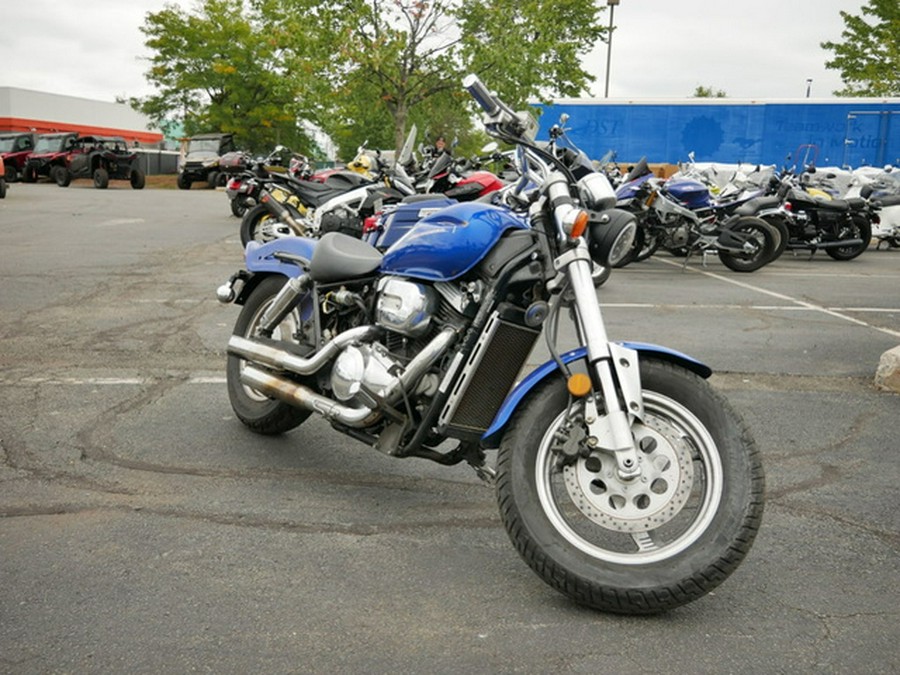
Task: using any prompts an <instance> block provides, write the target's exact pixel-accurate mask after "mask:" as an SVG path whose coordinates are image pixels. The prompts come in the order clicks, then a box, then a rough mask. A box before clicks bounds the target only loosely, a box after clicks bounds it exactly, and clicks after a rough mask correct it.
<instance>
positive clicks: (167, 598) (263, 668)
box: [0, 181, 900, 673]
mask: <svg viewBox="0 0 900 675" xmlns="http://www.w3.org/2000/svg"><path fill="white" fill-rule="evenodd" d="M0 248H2V250H3V251H4V256H3V261H2V263H0V282H2V285H3V291H2V293H0V317H2V320H0V406H2V410H3V414H2V416H0V516H2V517H0V672H9V673H47V672H72V673H81V672H92V673H97V672H104V673H125V672H128V673H159V672H193V671H198V672H216V673H246V672H267V673H301V672H322V673H347V672H366V673H396V672H404V673H470V672H471V673H532V672H554V673H597V672H616V673H647V672H679V673H680V672H684V673H770V672H771V673H786V672H792V673H797V672H801V673H805V672H815V673H823V672H825V673H828V672H833V673H846V672H863V671H865V672H869V673H895V672H898V671H900V650H898V649H897V643H898V640H900V628H898V626H900V585H898V579H900V555H898V554H900V512H898V509H897V497H898V494H900V493H898V485H900V462H898V461H897V459H896V455H897V450H898V442H897V429H898V419H900V395H897V394H892V393H887V392H881V391H877V390H876V389H875V388H874V386H873V376H874V372H875V369H876V367H877V365H878V361H879V358H880V356H881V354H882V353H883V352H884V351H886V350H888V349H891V348H893V347H895V346H897V345H900V251H897V250H892V251H875V250H869V251H867V252H866V253H864V254H863V255H862V256H861V257H860V258H858V259H856V260H854V261H850V262H836V261H833V260H831V259H830V258H828V257H827V256H825V255H824V254H822V253H819V254H818V255H816V256H813V257H811V258H810V257H809V256H808V255H801V256H791V255H790V254H786V255H785V256H784V257H783V258H782V259H779V260H778V261H776V262H775V263H773V264H772V265H770V266H768V267H765V268H763V269H762V270H760V271H758V272H756V273H753V274H743V275H741V274H735V273H733V272H730V271H729V270H727V269H726V268H724V267H723V266H722V265H721V264H720V263H719V262H718V261H717V260H716V259H715V258H714V257H710V258H709V259H708V260H707V261H705V264H704V261H703V260H701V259H700V258H695V259H692V260H690V261H688V262H687V264H686V265H685V264H684V261H683V260H680V259H677V258H673V257H669V256H664V255H659V256H655V257H653V258H651V259H650V260H648V261H646V262H643V263H640V264H637V265H633V266H629V267H626V268H624V269H621V270H616V271H615V272H614V274H613V276H612V278H611V279H610V281H609V282H608V283H607V285H605V286H604V287H603V288H602V289H601V292H600V295H599V298H600V302H601V305H602V307H603V310H604V313H605V315H606V318H607V321H608V329H609V332H610V336H611V337H612V338H613V339H629V340H641V341H646V342H655V343H658V344H662V345H666V346H669V347H673V348H676V349H679V350H681V351H684V352H686V353H688V354H690V355H692V356H694V357H696V358H698V359H700V360H702V361H705V362H706V363H708V364H709V365H710V366H711V367H712V368H713V369H714V371H715V375H714V376H713V382H714V383H715V385H716V386H717V387H718V388H720V389H721V390H722V391H723V392H724V393H725V394H726V395H727V396H728V398H729V399H730V400H731V401H732V403H733V404H734V406H735V407H736V408H737V409H738V410H739V411H740V412H741V413H742V414H743V415H744V417H745V418H746V419H747V421H748V422H749V424H750V427H751V429H752V430H753V433H754V435H755V437H756V440H757V442H758V444H759V446H760V448H761V450H762V453H763V457H764V462H765V468H766V474H767V505H766V514H765V517H764V522H763V527H762V529H761V531H760V534H759V536H758V538H757V541H756V544H755V546H754V548H753V549H752V551H751V553H750V555H749V556H748V557H747V559H746V560H745V562H744V563H743V565H742V566H741V567H740V568H739V569H738V570H737V572H736V573H735V574H734V575H733V576H732V577H731V578H730V579H728V580H727V581H726V582H725V583H724V584H723V585H722V586H720V587H719V588H718V589H717V590H716V591H715V592H714V593H713V594H711V595H710V596H708V597H706V598H704V599H702V600H700V601H698V602H695V603H693V604H691V605H689V606H686V607H683V608H681V609H679V610H676V611H672V612H669V613H667V614H664V615H661V616H656V617H649V618H629V617H620V616H613V615H607V614H601V613H597V612H594V611H591V610H587V609H584V608H582V607H579V606H577V605H575V604H573V603H571V602H569V601H568V600H567V599H565V598H564V597H562V596H561V595H559V594H557V593H556V592H555V591H553V590H552V589H550V588H549V587H548V586H546V585H545V584H544V583H543V582H541V581H540V580H539V579H538V578H537V577H536V576H535V575H534V574H532V572H531V571H530V570H529V569H528V568H527V566H526V565H525V564H524V563H523V562H522V561H521V560H520V559H519V557H518V555H517V554H516V552H515V550H514V549H513V547H512V545H511V544H510V542H509V540H508V538H507V536H506V533H505V531H504V530H503V527H502V525H501V522H500V519H499V516H498V513H497V506H496V503H495V499H494V495H493V492H492V490H491V489H490V488H489V487H487V486H485V485H484V484H483V483H481V482H480V481H479V480H478V479H477V478H476V476H475V475H474V473H473V472H472V471H471V470H469V469H466V468H463V467H453V468H449V469H448V468H443V467H439V466H437V465H434V464H432V463H429V462H427V461H424V460H416V459H412V460H398V459H393V458H389V457H385V456H382V455H380V454H379V453H377V452H376V451H374V450H372V449H369V448H366V447H364V446H363V445H361V444H360V443H358V442H355V441H353V440H351V439H348V438H346V437H344V436H341V435H339V434H337V433H336V432H334V431H333V430H332V429H331V428H330V426H329V425H328V424H327V423H325V422H323V421H322V420H318V419H311V420H310V421H309V422H308V423H306V424H304V425H302V426H301V427H300V428H298V429H297V430H295V431H293V432H291V433H289V434H287V435H285V436H283V437H277V438H263V437H259V436H255V435H253V434H252V433H250V432H249V431H248V430H246V429H245V428H244V427H243V426H242V425H241V424H240V423H239V422H238V421H237V420H236V418H235V417H234V416H233V414H232V413H231V408H230V406H229V403H228V397H227V394H226V392H225V384H224V362H225V354H224V348H225V343H226V341H227V337H228V335H229V333H230V329H231V325H232V324H233V322H234V320H235V318H236V315H237V311H238V310H237V308H236V307H234V306H222V305H220V304H218V303H217V302H216V300H215V289H216V287H217V286H218V285H219V284H220V283H222V282H223V281H224V280H225V279H226V278H227V277H228V275H230V274H231V273H232V272H234V271H235V270H237V269H238V267H240V265H241V261H242V256H241V249H240V240H239V236H238V221H237V220H236V219H235V218H234V217H232V216H231V215H230V211H229V208H228V204H227V200H226V198H225V196H224V194H223V193H222V192H220V191H211V190H199V189H192V190H190V191H174V190H142V191H133V190H130V189H128V188H124V189H114V188H112V187H111V189H108V190H95V189H93V188H92V187H90V184H89V183H87V182H81V181H76V182H74V183H73V184H72V186H71V187H69V188H66V189H61V188H58V187H57V186H55V185H51V184H46V183H41V184H35V185H24V184H19V183H16V184H13V185H12V186H11V188H10V191H9V193H8V195H7V198H6V199H5V200H0ZM542 359H543V355H542V354H541V353H540V350H538V351H537V352H536V353H535V354H534V355H533V357H532V359H531V361H532V363H537V362H540V361H541V360H542Z"/></svg>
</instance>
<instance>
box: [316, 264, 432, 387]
mask: <svg viewBox="0 0 900 675" xmlns="http://www.w3.org/2000/svg"><path fill="white" fill-rule="evenodd" d="M439 305H440V298H439V296H438V294H437V292H436V291H435V290H434V289H433V288H432V287H430V286H426V285H424V284H419V283H415V282H411V281H406V280H404V279H397V278H391V277H385V278H382V279H381V280H380V281H379V282H378V288H377V301H376V305H375V323H376V324H377V325H379V326H381V327H382V328H385V329H387V331H388V335H387V338H386V340H385V342H386V344H392V343H396V342H400V341H402V340H403V339H404V338H412V339H416V338H422V337H425V336H426V333H428V331H429V329H430V328H431V325H432V317H433V316H434V314H435V312H436V311H437V308H438V306H439ZM403 364H404V362H403V360H402V358H400V357H398V356H397V355H394V354H392V353H391V352H390V351H389V349H388V347H387V346H385V345H383V344H379V343H373V344H358V345H352V346H349V347H347V348H346V349H344V350H343V351H342V352H341V353H340V354H339V355H338V357H337V359H336V360H335V363H334V367H333V368H332V371H331V388H332V391H333V392H334V395H335V397H336V398H338V399H340V400H341V401H352V400H353V399H354V398H356V397H357V395H358V394H359V393H360V391H361V390H362V389H363V388H364V387H365V389H366V390H368V391H371V392H374V393H376V394H379V393H380V392H383V391H385V390H386V389H388V388H390V385H392V384H393V383H394V382H395V380H396V379H397V378H396V374H397V373H398V372H399V371H400V370H402V368H403Z"/></svg>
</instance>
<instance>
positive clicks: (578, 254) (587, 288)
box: [554, 240, 644, 480]
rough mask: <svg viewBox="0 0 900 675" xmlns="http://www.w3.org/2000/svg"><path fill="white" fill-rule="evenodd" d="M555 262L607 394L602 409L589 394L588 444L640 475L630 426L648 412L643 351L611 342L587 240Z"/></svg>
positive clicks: (625, 471) (625, 473)
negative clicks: (568, 287) (641, 366)
mask: <svg viewBox="0 0 900 675" xmlns="http://www.w3.org/2000/svg"><path fill="white" fill-rule="evenodd" d="M554 265H555V266H556V269H557V271H562V272H564V273H565V274H566V275H567V277H568V279H569V283H570V285H571V288H572V291H573V293H574V296H575V316H576V329H577V331H578V334H579V337H580V338H581V340H582V343H583V344H584V345H585V347H586V348H587V358H588V367H589V368H591V369H592V371H593V375H594V380H595V382H596V383H597V384H599V387H600V391H599V392H598V393H600V394H602V410H601V409H600V408H599V407H598V401H597V397H596V396H595V395H594V393H590V394H588V395H587V397H586V400H585V425H586V426H587V429H588V438H587V443H588V445H589V446H591V447H596V448H597V449H599V450H606V451H609V452H612V453H613V455H614V456H615V458H616V464H617V466H618V473H619V476H620V478H622V479H623V480H629V479H633V478H636V477H638V476H639V475H640V473H641V468H640V463H639V461H638V454H637V450H636V448H635V444H634V436H633V435H632V433H631V425H632V423H633V422H634V420H635V419H638V420H640V419H643V416H644V403H643V397H642V395H641V376H640V369H639V365H638V354H637V352H636V351H635V350H633V349H628V348H627V347H623V346H621V345H618V344H615V343H611V342H609V339H608V337H607V334H606V326H605V325H604V323H603V315H602V314H601V312H600V305H599V303H598V302H597V293H596V289H595V288H594V283H593V279H592V277H591V271H592V264H591V257H590V255H589V253H588V248H587V244H586V243H585V242H584V240H580V241H579V243H578V245H577V246H576V247H575V248H572V249H569V250H568V251H566V252H565V253H564V254H562V255H561V256H560V257H559V258H557V259H556V260H555V261H554Z"/></svg>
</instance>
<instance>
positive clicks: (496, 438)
mask: <svg viewBox="0 0 900 675" xmlns="http://www.w3.org/2000/svg"><path fill="white" fill-rule="evenodd" d="M619 344H621V345H622V346H623V347H627V348H628V349H633V350H635V351H636V352H638V355H639V356H640V357H643V356H652V357H655V358H657V359H661V360H663V361H671V362H672V363H676V364H678V365H679V366H682V367H683V368H687V369H688V370H690V371H692V372H694V373H696V374H697V375H699V376H700V377H703V378H707V377H709V376H710V375H712V369H710V367H709V366H707V365H706V364H705V363H701V362H700V361H697V360H696V359H694V358H692V357H690V356H688V355H687V354H682V353H681V352H679V351H675V350H674V349H668V348H667V347H660V346H659V345H652V344H647V343H645V342H621V343H619ZM586 356H587V348H585V347H579V348H578V349H573V350H572V351H569V352H566V353H565V354H561V355H560V359H562V362H563V363H572V362H573V361H578V360H579V359H584V358H585V357H586ZM557 370H559V366H558V365H557V363H556V361H553V360H551V361H547V362H546V363H544V364H543V365H541V366H538V367H537V368H535V369H534V370H533V371H531V372H530V373H528V376H527V377H526V378H525V379H524V380H522V381H521V382H519V384H517V385H516V386H515V387H514V388H513V390H512V391H511V392H509V395H508V396H507V397H506V400H505V401H503V405H501V406H500V410H499V411H497V414H496V415H495V416H494V421H493V422H492V423H491V426H490V428H489V429H488V430H487V431H485V432H484V435H482V437H481V444H482V445H483V446H484V447H487V448H493V447H497V445H499V443H500V438H501V437H502V435H503V430H504V429H505V427H506V425H507V423H508V422H509V419H510V417H512V414H513V413H514V412H515V410H516V408H518V407H519V404H520V403H521V402H522V399H524V398H525V397H526V396H527V395H528V394H529V393H530V392H531V390H532V389H534V388H535V387H536V386H537V385H538V384H539V383H540V382H541V381H543V380H544V378H546V377H547V376H549V375H551V374H553V373H554V372H556V371H557Z"/></svg>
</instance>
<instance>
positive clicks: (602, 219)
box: [588, 209, 637, 266]
mask: <svg viewBox="0 0 900 675" xmlns="http://www.w3.org/2000/svg"><path fill="white" fill-rule="evenodd" d="M588 232H589V235H590V239H589V241H588V249H589V250H590V253H591V259H592V260H593V261H594V262H596V263H597V264H599V265H604V266H615V265H616V264H618V263H620V262H622V261H623V260H624V259H625V258H626V256H628V254H629V252H630V251H631V246H632V244H634V235H635V233H636V232H637V222H636V221H635V219H634V216H633V215H632V214H631V213H629V212H628V211H622V210H620V209H607V210H606V211H601V212H594V213H592V214H591V220H590V224H589V225H588Z"/></svg>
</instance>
